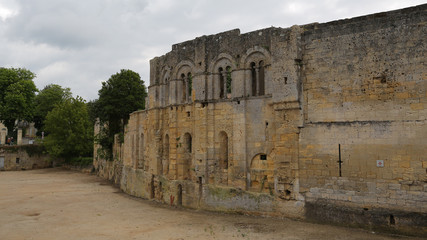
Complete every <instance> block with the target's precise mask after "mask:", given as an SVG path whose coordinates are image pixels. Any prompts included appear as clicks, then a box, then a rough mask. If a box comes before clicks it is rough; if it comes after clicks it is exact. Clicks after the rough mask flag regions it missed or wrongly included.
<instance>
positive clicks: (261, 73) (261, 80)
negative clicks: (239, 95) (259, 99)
mask: <svg viewBox="0 0 427 240" xmlns="http://www.w3.org/2000/svg"><path fill="white" fill-rule="evenodd" d="M264 72H265V69H264V61H260V62H259V70H258V95H259V96H261V95H264V93H265V81H264V78H265V76H264Z"/></svg>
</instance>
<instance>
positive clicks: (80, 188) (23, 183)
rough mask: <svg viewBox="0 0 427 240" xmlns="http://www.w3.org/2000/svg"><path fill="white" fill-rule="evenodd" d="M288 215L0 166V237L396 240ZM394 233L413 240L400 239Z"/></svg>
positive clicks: (60, 172) (3, 239) (81, 177)
mask: <svg viewBox="0 0 427 240" xmlns="http://www.w3.org/2000/svg"><path fill="white" fill-rule="evenodd" d="M396 238H397V237H393V236H387V235H379V234H375V233H371V232H369V231H365V230H359V229H351V228H342V227H334V226H328V225H318V224H311V223H305V222H299V221H293V220H288V219H283V220H279V219H272V218H260V217H248V216H242V215H229V214H217V213H210V212H204V211H195V210H189V209H177V208H173V207H169V206H166V205H161V204H158V203H154V202H152V201H149V200H143V199H138V198H134V197H130V196H128V195H126V194H124V193H121V192H120V190H119V189H117V188H115V187H113V186H111V185H110V184H109V183H108V182H106V181H104V180H102V179H100V178H98V177H96V176H93V175H88V174H83V173H79V172H75V171H67V170H62V169H58V168H55V169H41V170H32V171H19V172H0V239H1V240H12V239H40V240H42V239H43V240H46V239H55V240H60V239H73V240H74V239H103V240H104V239H166V240H178V239H181V240H188V239H263V240H267V239H328V240H332V239H396ZM398 239H416V238H406V237H398Z"/></svg>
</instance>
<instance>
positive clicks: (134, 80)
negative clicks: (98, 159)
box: [92, 69, 147, 158]
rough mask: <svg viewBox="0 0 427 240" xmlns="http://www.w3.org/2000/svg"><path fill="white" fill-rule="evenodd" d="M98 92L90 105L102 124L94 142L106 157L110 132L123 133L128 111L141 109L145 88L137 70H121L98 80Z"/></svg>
mask: <svg viewBox="0 0 427 240" xmlns="http://www.w3.org/2000/svg"><path fill="white" fill-rule="evenodd" d="M98 95H99V98H98V100H97V101H95V102H94V103H93V104H94V105H93V106H92V107H93V109H94V111H95V112H96V114H97V116H98V118H99V120H100V125H101V126H102V129H101V131H100V133H99V134H98V136H97V142H98V143H99V144H100V145H101V147H102V150H104V151H105V155H104V156H106V157H107V158H108V156H110V157H111V153H112V147H113V143H114V135H115V134H117V133H120V134H124V127H125V125H126V124H127V122H128V120H129V114H130V113H131V112H133V111H136V110H139V109H144V108H145V97H146V96H147V91H146V89H145V86H144V81H143V80H142V79H141V77H140V76H139V74H138V73H136V72H134V71H131V70H124V69H122V70H121V71H120V72H119V73H116V74H114V75H112V76H111V77H110V79H108V81H107V82H103V83H102V88H101V89H100V90H99V92H98Z"/></svg>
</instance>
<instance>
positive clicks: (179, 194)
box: [177, 184, 182, 206]
mask: <svg viewBox="0 0 427 240" xmlns="http://www.w3.org/2000/svg"><path fill="white" fill-rule="evenodd" d="M177 196H178V202H177V203H178V206H182V185H181V184H178V192H177Z"/></svg>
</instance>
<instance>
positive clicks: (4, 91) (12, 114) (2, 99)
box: [0, 68, 37, 132]
mask: <svg viewBox="0 0 427 240" xmlns="http://www.w3.org/2000/svg"><path fill="white" fill-rule="evenodd" d="M35 77H36V75H35V74H34V73H32V72H31V71H29V70H27V69H24V68H0V121H2V122H3V123H4V125H5V126H6V127H7V128H8V129H9V132H13V131H14V130H15V122H16V120H18V121H20V120H27V121H32V120H33V115H34V97H35V92H37V88H36V86H35V84H34V82H33V79H34V78H35Z"/></svg>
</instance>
